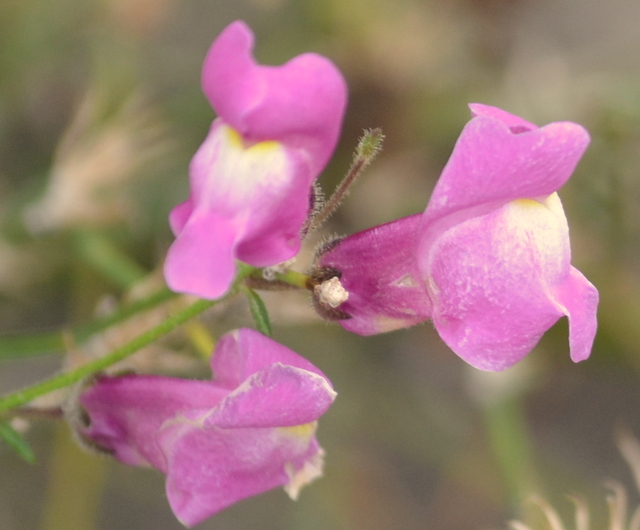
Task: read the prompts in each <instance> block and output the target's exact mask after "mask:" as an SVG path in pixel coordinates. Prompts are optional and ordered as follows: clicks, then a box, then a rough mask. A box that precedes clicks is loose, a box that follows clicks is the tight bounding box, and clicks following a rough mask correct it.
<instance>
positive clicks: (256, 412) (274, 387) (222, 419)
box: [203, 363, 336, 429]
mask: <svg viewBox="0 0 640 530" xmlns="http://www.w3.org/2000/svg"><path fill="white" fill-rule="evenodd" d="M335 397H336V393H335V391H334V390H333V389H332V388H331V386H330V385H329V382H328V381H327V380H326V379H325V378H324V377H322V376H320V375H318V374H314V373H313V372H309V371H307V370H303V369H301V368H294V367H293V366H285V365H283V364H280V363H275V364H272V365H270V366H268V367H266V368H264V369H263V370H261V371H259V372H257V373H255V374H253V375H251V376H250V377H249V378H248V379H247V380H245V381H244V382H243V383H242V384H241V385H240V386H239V387H238V388H236V389H235V390H234V391H233V392H231V394H229V395H228V396H227V397H226V398H225V399H224V400H222V401H221V402H220V403H219V404H218V405H217V406H216V407H215V408H214V409H213V410H212V411H211V413H210V414H208V415H207V416H206V418H205V419H204V422H203V423H204V425H205V426H207V427H214V426H215V427H221V428H226V429H229V428H244V427H293V426H295V425H302V424H305V423H310V422H313V421H316V420H317V419H318V418H319V417H320V416H322V415H323V414H324V413H325V412H326V411H327V409H328V408H329V407H330V406H331V404H332V403H333V400H334V399H335Z"/></svg>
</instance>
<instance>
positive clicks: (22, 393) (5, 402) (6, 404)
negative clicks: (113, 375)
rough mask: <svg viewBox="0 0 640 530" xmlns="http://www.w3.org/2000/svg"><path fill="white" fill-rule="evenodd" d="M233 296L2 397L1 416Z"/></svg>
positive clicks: (196, 307)
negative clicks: (78, 365)
mask: <svg viewBox="0 0 640 530" xmlns="http://www.w3.org/2000/svg"><path fill="white" fill-rule="evenodd" d="M235 292H236V289H233V290H232V291H231V292H230V293H229V294H228V295H227V296H225V297H223V298H220V299H218V300H213V301H210V300H198V301H197V302H194V303H193V304H191V305H190V306H188V307H186V308H185V309H183V310H181V311H179V312H178V313H175V314H174V315H172V316H170V317H169V318H168V319H167V320H165V321H164V322H162V323H160V324H158V325H157V326H155V327H153V328H151V329H150V330H149V331H146V332H145V333H142V334H141V335H138V336H137V337H136V338H135V339H133V340H132V341H130V342H128V343H127V344H125V345H124V346H122V347H120V348H117V349H116V350H114V351H112V352H111V353H110V354H108V355H106V356H105V357H101V358H100V359H96V360H95V361H91V362H89V363H87V364H85V365H82V366H80V367H79V368H76V369H75V370H72V371H71V372H66V373H63V374H60V375H58V376H56V377H53V378H51V379H48V380H46V381H43V382H42V383H39V384H37V385H34V386H31V387H28V388H25V389H23V390H19V391H18V392H14V393H13V394H9V395H8V396H5V397H4V398H2V399H0V413H3V412H6V411H8V410H11V409H13V408H15V407H19V406H21V405H24V404H26V403H29V402H30V401H32V400H33V399H35V398H37V397H38V396H42V395H44V394H47V393H49V392H52V391H54V390H57V389H59V388H64V387H66V386H69V385H72V384H74V383H78V382H79V381H82V380H83V379H84V378H86V377H89V376H90V375H93V374H95V373H97V372H100V371H101V370H104V369H105V368H108V367H109V366H112V365H113V364H115V363H117V362H120V361H122V360H123V359H126V358H127V357H129V356H130V355H132V354H134V353H135V352H137V351H138V350H140V349H141V348H144V347H145V346H148V345H149V344H151V343H153V342H155V341H156V340H158V339H159V338H160V337H162V336H163V335H166V334H167V333H169V332H170V331H173V330H174V329H175V328H177V327H178V326H180V325H181V324H184V323H185V322H187V321H188V320H190V319H192V318H193V317H195V316H196V315H199V314H200V313H202V312H203V311H205V310H207V309H209V308H210V307H212V306H213V305H215V304H216V303H219V302H222V301H223V300H225V299H227V298H228V297H229V296H231V295H232V294H235Z"/></svg>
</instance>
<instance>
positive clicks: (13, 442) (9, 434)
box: [0, 421, 36, 464]
mask: <svg viewBox="0 0 640 530" xmlns="http://www.w3.org/2000/svg"><path fill="white" fill-rule="evenodd" d="M0 438H1V439H2V440H3V441H4V442H6V443H7V445H8V446H9V447H11V449H13V450H14V451H15V452H16V453H18V454H19V455H20V456H21V457H22V458H23V459H24V460H26V461H27V462H29V463H30V464H35V462H36V455H35V454H34V452H33V451H32V450H31V447H29V444H28V443H27V441H26V440H25V439H24V438H23V437H22V435H21V434H20V433H19V432H18V431H16V430H15V429H14V428H13V427H11V425H10V424H9V423H7V422H5V421H2V422H0Z"/></svg>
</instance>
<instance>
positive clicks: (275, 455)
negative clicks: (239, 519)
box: [158, 422, 321, 526]
mask: <svg viewBox="0 0 640 530" xmlns="http://www.w3.org/2000/svg"><path fill="white" fill-rule="evenodd" d="M309 431H310V432H309V434H308V435H306V436H300V435H298V434H296V433H295V432H290V431H288V430H287V429H217V428H216V429H202V428H197V427H194V426H193V425H191V424H189V423H188V422H176V423H173V424H169V425H167V426H166V427H165V428H164V429H163V430H162V432H161V433H160V435H159V439H158V441H159V444H160V445H161V446H162V447H163V449H164V451H165V455H166V458H167V462H168V472H167V497H168V499H169V503H170V504H171V508H172V509H173V511H174V513H175V514H176V516H177V517H178V518H179V519H180V521H181V522H182V523H183V524H185V525H186V526H193V525H195V524H197V523H199V522H200V521H202V520H203V519H205V518H207V517H209V516H211V515H213V514H215V513H217V512H219V511H220V510H222V509H224V508H226V507H227V506H229V505H231V504H233V503H235V502H238V501H240V500H242V499H245V498H247V497H251V496H252V495H257V494H259V493H262V492H264V491H267V490H270V489H273V488H275V487H278V486H285V485H287V484H288V483H289V482H290V480H291V476H292V475H293V474H294V473H295V472H296V471H298V470H299V469H301V468H302V467H303V466H304V464H305V462H307V461H310V460H313V459H314V458H317V457H318V456H319V453H320V451H321V450H320V448H319V447H318V444H317V442H316V441H315V438H314V437H313V436H312V434H313V429H311V428H310V429H309Z"/></svg>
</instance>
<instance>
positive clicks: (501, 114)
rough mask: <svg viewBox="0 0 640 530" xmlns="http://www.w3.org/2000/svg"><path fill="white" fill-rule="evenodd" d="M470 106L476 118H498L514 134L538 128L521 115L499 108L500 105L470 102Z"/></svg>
mask: <svg viewBox="0 0 640 530" xmlns="http://www.w3.org/2000/svg"><path fill="white" fill-rule="evenodd" d="M469 108H470V109H471V115H472V116H473V117H474V118H475V117H476V116H486V117H489V118H496V119H497V120H499V121H501V122H502V123H504V124H505V125H506V126H507V127H509V129H510V130H511V132H512V133H514V134H518V133H522V132H526V131H532V130H533V129H537V128H538V126H537V125H534V124H533V123H531V122H528V121H526V120H523V119H522V118H521V117H520V116H516V115H515V114H511V113H510V112H507V111H505V110H502V109H499V108H498V107H491V106H489V105H483V104H482V103H469Z"/></svg>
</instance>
